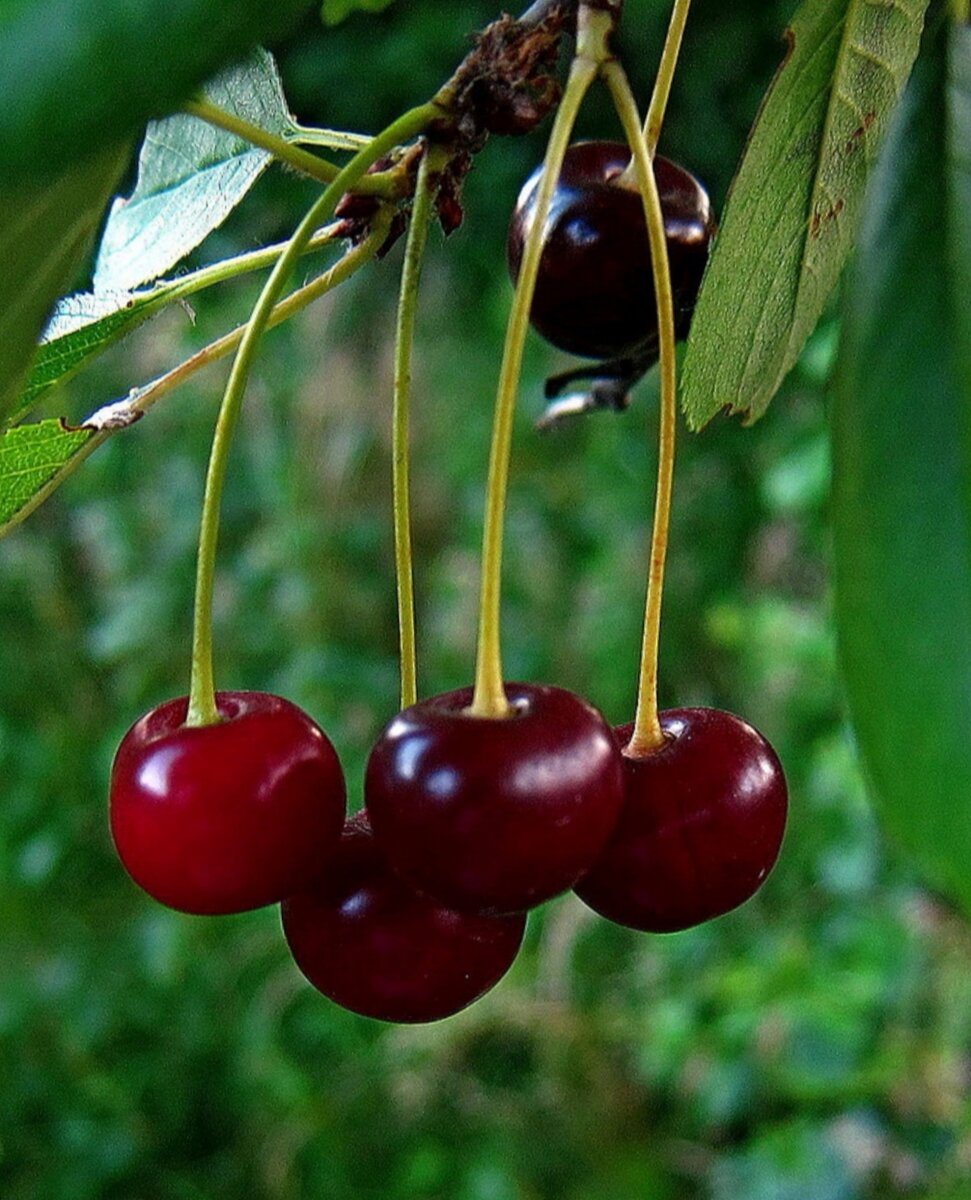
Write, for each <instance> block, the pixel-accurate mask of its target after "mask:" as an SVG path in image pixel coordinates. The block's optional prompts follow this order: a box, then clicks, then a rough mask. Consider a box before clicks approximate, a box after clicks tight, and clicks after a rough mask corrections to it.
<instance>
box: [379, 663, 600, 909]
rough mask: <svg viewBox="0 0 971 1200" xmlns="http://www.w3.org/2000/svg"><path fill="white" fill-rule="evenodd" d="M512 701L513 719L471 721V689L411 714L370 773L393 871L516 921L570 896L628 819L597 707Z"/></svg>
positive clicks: (514, 697) (546, 694) (555, 693)
mask: <svg viewBox="0 0 971 1200" xmlns="http://www.w3.org/2000/svg"><path fill="white" fill-rule="evenodd" d="M506 694H507V696H508V698H509V701H510V704H511V705H512V706H513V708H514V715H513V716H511V717H509V718H508V719H506V720H489V719H487V718H482V717H474V716H471V715H469V714H468V712H467V711H466V710H467V708H468V706H469V704H470V703H471V700H472V691H471V689H463V690H462V691H457V692H449V693H446V694H445V695H442V696H436V697H434V698H432V699H430V700H425V701H422V702H421V703H419V704H416V705H413V706H412V707H411V708H408V709H405V710H404V711H403V712H402V713H400V714H399V715H398V716H397V717H395V718H394V720H393V721H391V723H390V724H389V725H388V726H387V728H386V729H385V731H384V733H383V734H382V736H381V738H380V739H379V740H378V742H377V744H376V746H375V747H374V749H373V751H372V752H371V757H370V759H369V761H368V766H367V774H366V779H365V791H364V795H365V805H366V807H367V810H368V813H369V815H370V818H371V824H372V826H373V828H374V836H375V838H376V840H377V842H378V844H379V845H380V846H381V848H382V849H383V851H384V852H385V853H386V854H387V856H388V859H389V861H390V862H391V865H392V867H393V868H394V870H395V871H396V872H397V873H398V874H399V875H400V876H401V878H402V879H403V880H404V881H405V882H406V883H407V884H408V885H409V886H410V887H412V888H414V889H415V890H417V891H420V892H424V893H426V894H428V895H429V896H433V897H435V899H437V900H438V901H440V902H441V903H442V904H445V905H447V906H448V907H449V908H454V909H458V910H459V911H463V912H483V913H508V912H517V911H520V910H522V909H527V908H532V907H534V906H535V905H537V904H541V903H542V902H543V901H544V900H548V899H549V898H550V897H551V896H556V895H558V894H559V893H560V892H563V891H566V890H567V889H568V888H570V887H572V885H573V884H574V883H575V882H576V881H577V880H578V879H579V878H580V876H581V875H582V874H583V873H584V872H585V871H587V870H589V868H590V867H591V866H592V865H593V863H594V862H595V861H596V858H597V856H598V854H599V853H600V852H601V850H602V849H603V847H604V846H605V845H606V842H607V838H608V837H609V836H610V833H611V831H612V829H613V827H614V824H615V823H616V820H617V816H618V813H619V811H620V802H621V794H622V787H623V769H622V766H621V756H620V751H619V749H618V747H617V744H616V742H615V740H614V738H613V735H612V732H611V730H610V727H609V726H608V725H607V724H606V722H605V721H604V719H603V717H601V715H600V714H599V713H598V712H597V710H596V709H595V708H593V707H591V706H590V705H589V704H587V703H586V702H585V701H583V700H581V699H580V698H579V697H578V696H574V695H573V694H572V693H570V692H566V691H563V690H562V689H560V688H553V687H543V686H538V685H533V684H522V683H515V684H507V685H506Z"/></svg>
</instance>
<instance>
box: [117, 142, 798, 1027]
mask: <svg viewBox="0 0 971 1200" xmlns="http://www.w3.org/2000/svg"><path fill="white" fill-rule="evenodd" d="M628 157H629V153H628V152H627V151H626V150H625V149H624V148H623V147H619V146H618V145H617V144H615V143H581V144H579V145H577V146H574V147H571V149H570V151H569V152H568V154H567V159H566V164H565V166H564V170H563V172H562V174H561V177H560V182H559V186H558V189H557V192H556V194H555V196H554V205H553V210H552V215H551V217H550V220H549V222H548V224H547V229H546V233H545V240H544V248H543V254H542V258H541V263H540V275H539V279H538V283H537V289H536V292H535V297H534V302H533V307H532V320H533V322H534V324H535V326H536V327H537V328H538V329H539V331H540V332H541V333H543V334H544V335H545V336H546V337H547V338H548V339H549V340H550V341H552V342H553V343H554V344H556V345H558V346H561V347H565V348H567V349H570V350H573V351H575V352H577V353H581V354H585V355H588V356H591V357H607V356H614V355H618V354H631V353H636V352H638V351H639V350H640V349H643V347H644V346H645V345H646V344H648V343H650V342H651V340H652V339H654V340H656V337H657V315H656V311H655V310H654V309H653V308H652V307H649V306H645V304H644V298H645V297H646V296H649V295H650V294H651V287H650V278H651V262H650V252H649V249H648V244H647V236H646V231H645V225H644V217H643V208H642V202H641V199H640V195H639V193H638V192H637V190H636V189H633V188H631V187H630V186H629V185H628V184H627V183H626V182H625V180H624V175H623V172H624V169H625V168H626V165H627V161H628ZM655 171H656V177H657V180H658V183H659V185H660V188H659V190H660V193H661V199H662V208H663V211H664V216H665V233H666V237H667V241H668V250H669V254H670V257H671V261H672V279H673V290H674V296H675V304H676V313H677V328H678V330H679V332H681V333H682V334H683V333H684V332H685V331H686V328H687V322H688V320H689V319H690V315H691V310H692V307H693V305H694V300H695V296H696V294H697V290H698V286H699V284H700V279H701V274H702V272H703V270H704V265H705V261H706V258H707V249H708V240H709V238H710V235H711V231H712V221H711V216H710V211H709V207H708V201H707V196H706V195H705V193H704V189H703V188H701V185H700V184H698V182H697V181H696V180H695V179H694V178H693V177H692V176H691V175H689V174H688V173H687V172H686V171H684V170H683V168H680V167H678V166H676V165H675V164H673V163H669V162H667V160H664V159H657V160H656V162H655ZM535 188H536V180H535V179H534V180H532V181H530V182H529V183H527V185H526V187H525V188H524V190H523V193H522V196H521V198H520V203H519V206H518V207H517V210H516V213H515V215H514V218H513V222H512V227H511V232H510V239H509V255H510V263H511V266H512V269H513V272H514V274H515V272H516V271H517V270H518V266H519V261H520V258H521V255H522V247H523V243H524V240H525V237H526V236H527V233H528V226H529V223H530V219H531V204H532V197H533V195H534V193H535ZM505 696H506V700H507V702H508V711H507V713H506V715H504V716H497V715H491V716H482V715H479V714H477V713H475V712H474V711H473V692H472V690H471V689H466V690H463V691H456V692H449V693H447V694H445V695H440V696H436V697H433V698H431V699H428V700H424V701H422V702H420V703H417V704H414V705H411V706H410V707H407V708H405V709H404V710H403V711H402V712H400V713H399V714H398V715H397V716H396V717H394V718H393V720H392V721H391V722H390V723H389V724H388V725H387V726H386V728H385V729H384V731H383V732H382V734H381V735H380V737H379V738H378V741H377V743H376V745H375V746H374V748H373V750H372V752H371V755H370V758H369V761H368V765H367V771H366V776H365V786H364V809H363V811H362V812H360V813H358V814H357V815H356V816H353V817H351V818H350V819H349V820H346V819H345V800H346V796H345V785H344V777H343V772H342V770H341V766H340V762H339V759H338V756H337V753H336V751H335V750H334V747H333V746H332V745H331V743H330V741H329V740H328V739H327V737H326V736H325V734H324V733H323V731H322V730H321V729H320V728H319V727H318V726H317V725H316V724H315V723H314V722H313V721H312V720H311V719H310V717H308V716H307V715H306V714H305V713H303V712H302V711H301V710H300V709H298V708H296V707H295V706H294V705H293V704H291V703H289V702H288V701H286V700H283V699H280V698H279V697H276V696H270V695H266V694H263V693H253V692H220V693H218V694H217V696H216V705H217V709H218V715H219V718H220V719H219V720H217V721H215V722H212V723H193V722H191V721H189V720H187V712H188V700H187V699H186V698H183V699H181V700H173V701H170V702H168V703H166V704H163V705H161V706H160V707H159V708H156V709H154V710H153V711H152V712H150V713H149V714H148V715H147V716H145V717H143V718H142V719H141V720H140V721H138V722H137V723H136V724H135V725H134V726H133V727H132V728H131V729H130V730H129V732H128V733H127V734H126V736H125V738H124V740H123V741H122V744H121V747H120V749H119V751H118V754H117V757H116V759H115V763H114V768H113V772H112V780H111V806H110V808H111V829H112V834H113V837H114V840H115V844H116V846H117V849H118V852H119V855H120V856H121V859H122V862H123V863H124V865H125V867H126V868H127V869H128V871H129V873H130V874H131V876H132V877H133V878H134V880H135V881H136V882H137V883H138V884H140V885H141V887H143V888H144V889H145V890H146V891H147V892H148V893H150V894H151V895H152V896H153V897H155V898H156V899H157V900H159V901H161V902H162V903H163V904H166V905H169V906H170V907H172V908H175V909H180V910H182V911H184V912H189V913H197V914H220V913H235V912H242V911H245V910H248V909H253V908H257V907H260V906H263V905H267V904H274V903H280V904H281V905H282V917H283V930H284V934H285V936H286V939H287V942H288V944H289V947H290V950H291V952H292V954H293V956H294V959H295V960H296V962H297V964H298V966H299V967H300V968H301V970H302V971H303V972H304V974H305V975H306V976H307V978H308V979H309V980H310V982H311V983H312V984H313V985H314V986H315V987H316V988H318V989H319V990H320V991H321V992H323V993H324V995H326V996H329V997H330V998H331V999H333V1000H334V1001H336V1002H337V1003H338V1004H341V1005H343V1006H344V1007H345V1008H348V1009H351V1010H353V1011H354V1012H357V1013H362V1014H364V1015H367V1016H371V1017H378V1018H382V1019H384V1020H389V1021H398V1022H418V1021H433V1020H437V1019H439V1018H441V1017H445V1016H449V1015H450V1014H452V1013H455V1012H457V1011H459V1010H460V1009H462V1008H465V1007H466V1006H467V1005H469V1004H471V1003H472V1002H473V1001H474V1000H476V999H477V998H478V997H479V996H481V995H482V994H483V993H484V992H486V991H487V990H488V989H489V988H491V987H492V986H493V985H494V984H495V983H497V982H498V980H499V979H500V978H501V977H502V976H503V975H504V974H505V973H506V971H507V970H508V969H509V967H510V966H511V965H512V962H513V960H514V959H515V957H516V955H517V953H518V951H519V947H520V945H521V942H522V938H523V933H524V930H525V925H526V914H527V912H528V911H529V910H531V909H533V908H535V907H536V906H537V905H540V904H543V903H544V902H545V901H547V900H549V899H551V898H552V897H554V896H557V895H560V894H561V893H563V892H566V891H568V890H569V889H571V888H572V889H574V890H575V892H576V894H577V895H578V896H579V897H580V898H581V899H582V900H583V901H584V902H585V903H586V904H588V905H589V906H590V907H591V908H592V909H594V910H595V911H596V912H598V913H600V914H601V915H603V916H604V917H606V918H608V919H609V920H611V921H614V922H616V923H618V924H621V925H625V926H629V927H631V928H634V929H638V930H644V931H651V932H672V931H675V930H681V929H685V928H688V927H689V926H692V925H695V924H698V923H699V922H701V921H706V920H709V919H710V918H712V917H716V916H718V915H720V914H722V913H725V912H728V911H729V910H731V909H733V908H735V907H736V906H737V905H739V904H741V903H743V902H744V901H745V900H747V899H748V898H749V897H750V896H751V895H752V894H753V893H754V892H755V891H756V890H757V888H758V887H759V886H760V884H761V883H762V881H763V880H764V879H765V877H766V875H767V874H768V872H769V870H770V869H771V867H772V865H773V864H774V862H775V860H776V857H777V855H778V852H779V848H780V845H781V841H782V836H783V832H784V827H785V820H786V810H787V794H786V785H785V779H784V776H783V772H782V768H781V766H780V764H779V760H778V759H777V757H776V756H775V754H774V752H773V751H772V748H771V747H770V746H769V744H768V743H767V742H766V740H765V739H764V738H763V737H762V736H761V735H760V734H759V733H758V732H757V731H756V730H754V729H753V728H752V727H751V726H750V725H748V724H746V723H745V722H744V721H742V720H740V719H739V718H738V717H735V716H733V715H731V714H730V713H726V712H721V711H716V710H712V709H704V708H682V709H674V710H670V711H668V712H664V713H661V714H660V718H659V720H660V728H661V732H662V735H663V738H662V744H661V745H660V747H659V748H656V749H654V750H652V751H651V752H649V753H647V754H636V753H634V751H633V749H632V746H633V743H632V742H631V732H632V727H631V726H622V727H620V728H618V729H611V728H610V726H609V725H608V724H607V723H606V722H605V720H604V718H603V717H602V716H601V714H600V713H599V712H598V711H597V710H596V709H595V708H593V707H592V706H591V705H590V704H588V703H587V702H586V701H585V700H582V699H581V698H579V697H578V696H575V695H573V694H572V693H570V692H567V691H564V690H562V689H560V688H556V687H549V686H541V685H535V684H521V683H520V684H506V685H505Z"/></svg>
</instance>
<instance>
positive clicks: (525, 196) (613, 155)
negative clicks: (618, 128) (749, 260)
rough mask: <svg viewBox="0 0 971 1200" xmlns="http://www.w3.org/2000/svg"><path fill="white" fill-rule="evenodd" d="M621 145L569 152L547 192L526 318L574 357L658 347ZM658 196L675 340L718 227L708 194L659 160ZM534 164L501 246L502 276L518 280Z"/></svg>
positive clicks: (636, 209)
mask: <svg viewBox="0 0 971 1200" xmlns="http://www.w3.org/2000/svg"><path fill="white" fill-rule="evenodd" d="M629 161H630V151H629V150H628V148H627V146H626V144H625V143H623V142H577V143H576V144H574V145H572V146H570V147H569V149H568V150H567V153H566V158H565V159H564V162H563V169H562V171H561V172H560V178H559V182H558V183H557V186H556V190H555V191H554V193H553V204H552V207H551V209H550V215H549V219H548V221H547V231H546V238H545V241H544V245H543V253H542V257H541V258H540V266H539V275H538V277H537V281H536V292H535V294H534V296H533V304H532V309H531V312H530V317H531V320H532V323H533V326H534V328H535V329H536V330H537V331H538V332H539V333H541V334H542V335H543V337H544V338H546V340H547V341H549V342H552V344H553V345H554V346H558V347H559V348H560V349H561V350H567V351H569V352H570V353H571V354H580V355H585V356H586V357H588V358H603V359H613V358H619V357H623V356H633V357H637V358H644V357H647V358H648V359H650V358H651V357H652V352H653V355H656V348H657V307H656V305H655V301H654V281H653V275H652V272H651V252H650V247H649V243H648V236H647V225H646V223H645V221H644V206H643V202H642V200H641V196H640V193H639V192H638V190H637V188H636V186H632V185H631V184H630V183H628V182H627V180H626V179H625V178H623V177H622V176H623V172H624V170H625V168H626V167H627V164H628V162H629ZM654 175H655V178H656V180H657V184H658V189H659V191H660V194H661V207H662V210H663V212H664V228H665V233H666V235H667V244H668V256H669V260H670V264H671V283H672V288H673V291H674V306H675V325H676V332H677V335H678V336H679V337H684V336H685V335H686V334H687V332H688V327H689V325H690V322H691V313H692V311H693V309H694V305H695V300H696V299H697V296H698V290H699V288H700V287H701V277H702V275H703V274H704V270H705V265H706V263H707V261H708V247H709V243H710V241H711V237H712V234H713V232H714V228H715V223H714V220H713V218H712V214H711V205H710V203H709V200H708V194H707V192H706V191H705V189H704V188H703V187H702V185H701V184H700V183H699V182H698V180H697V179H695V177H694V176H693V175H691V174H690V173H689V172H688V171H686V170H685V169H684V168H683V167H680V166H678V164H677V163H674V162H671V161H670V160H669V159H666V158H662V157H660V155H658V156H656V157H655V159H654ZM541 176H542V167H540V168H539V169H538V170H537V171H536V172H534V174H533V175H531V176H530V178H529V179H528V180H527V181H526V184H525V185H524V187H523V189H522V191H521V192H520V194H519V200H518V202H517V204H516V208H515V211H514V212H513V216H512V221H511V223H510V227H509V236H508V241H507V255H508V259H509V270H510V274H511V275H512V278H513V280H514V281H515V280H516V279H518V277H519V268H520V265H521V262H522V256H523V248H524V246H525V242H526V237H527V234H528V232H529V228H530V226H531V224H532V220H533V213H534V210H535V207H536V193H537V191H538V189H539V182H540V178H541Z"/></svg>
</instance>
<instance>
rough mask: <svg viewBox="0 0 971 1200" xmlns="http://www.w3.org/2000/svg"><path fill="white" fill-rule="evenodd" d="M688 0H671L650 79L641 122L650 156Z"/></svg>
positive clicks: (665, 103)
mask: <svg viewBox="0 0 971 1200" xmlns="http://www.w3.org/2000/svg"><path fill="white" fill-rule="evenodd" d="M690 8H691V0H674V8H673V9H672V10H671V21H670V24H669V25H668V34H667V37H666V38H665V41H664V50H663V51H662V53H661V64H660V66H659V67H658V71H657V78H656V79H655V81H654V92H653V94H652V96H651V103H650V106H649V107H648V110H647V117H646V119H645V121H644V140H645V141H646V142H647V152H648V154H649V155H650V156H651V158H653V157H654V151H655V150H656V149H657V143H658V140H659V139H660V136H661V126H662V125H663V124H664V114H665V112H666V111H667V107H668V99H669V97H670V95H671V84H672V83H673V82H674V73H675V71H676V69H677V65H678V55H679V54H680V53H681V43H682V41H683V39H684V27H685V25H686V24H687V22H688V10H689V9H690Z"/></svg>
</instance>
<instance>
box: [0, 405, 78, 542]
mask: <svg viewBox="0 0 971 1200" xmlns="http://www.w3.org/2000/svg"><path fill="white" fill-rule="evenodd" d="M94 436H95V434H94V431H93V430H89V429H68V428H67V427H66V426H65V425H64V424H63V423H62V422H61V421H41V422H40V423H39V424H37V425H20V426H18V427H17V428H16V429H8V430H7V432H6V433H4V434H3V435H2V436H0V537H2V536H3V534H4V533H5V532H6V531H7V528H8V527H9V526H10V524H11V522H12V521H14V520H15V519H16V517H17V515H18V513H20V512H21V511H22V510H23V509H24V508H25V506H26V505H27V504H28V503H29V502H30V501H31V500H34V499H35V498H36V497H37V496H38V494H39V493H42V492H43V491H44V489H45V488H46V487H47V486H48V485H49V484H50V482H51V481H52V480H53V479H54V478H55V476H57V475H58V473H59V472H60V471H62V470H63V467H64V464H65V463H66V462H67V461H68V460H69V459H71V458H73V457H74V456H75V455H76V454H77V453H78V452H79V451H80V450H81V449H82V448H83V447H84V446H85V445H86V444H87V443H88V442H89V441H90V440H91V438H92V437H94Z"/></svg>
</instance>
